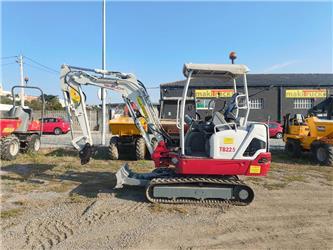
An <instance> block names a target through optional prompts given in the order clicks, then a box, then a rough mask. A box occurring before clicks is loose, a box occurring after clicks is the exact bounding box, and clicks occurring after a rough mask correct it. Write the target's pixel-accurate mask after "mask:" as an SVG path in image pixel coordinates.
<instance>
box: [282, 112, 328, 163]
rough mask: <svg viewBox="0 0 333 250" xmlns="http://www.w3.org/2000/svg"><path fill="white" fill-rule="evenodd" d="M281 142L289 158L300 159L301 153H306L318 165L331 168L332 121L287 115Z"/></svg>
mask: <svg viewBox="0 0 333 250" xmlns="http://www.w3.org/2000/svg"><path fill="white" fill-rule="evenodd" d="M283 140H284V141H285V143H286V145H285V151H286V154H288V155H289V156H290V157H300V156H301V153H302V152H304V151H308V152H311V153H312V154H313V156H314V159H315V160H316V161H317V162H318V163H319V164H321V165H329V166H333V120H322V119H319V118H318V117H316V116H309V117H307V118H305V119H304V117H303V116H302V115H301V114H296V115H295V116H293V117H291V116H290V114H287V115H286V117H285V121H284V136H283Z"/></svg>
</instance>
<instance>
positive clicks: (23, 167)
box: [1, 164, 57, 179]
mask: <svg viewBox="0 0 333 250" xmlns="http://www.w3.org/2000/svg"><path fill="white" fill-rule="evenodd" d="M56 166H57V165H55V164H11V165H8V166H4V167H1V171H5V172H10V173H15V174H17V175H19V176H20V177H21V178H23V179H28V178H30V177H32V176H33V177H35V176H38V175H42V174H43V173H44V172H46V171H47V170H52V169H53V168H54V167H56ZM3 178H5V176H1V179H3Z"/></svg>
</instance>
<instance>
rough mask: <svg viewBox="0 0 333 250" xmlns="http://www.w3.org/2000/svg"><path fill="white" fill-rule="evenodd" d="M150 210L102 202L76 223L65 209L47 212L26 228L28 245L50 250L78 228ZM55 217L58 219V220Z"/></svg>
mask: <svg viewBox="0 0 333 250" xmlns="http://www.w3.org/2000/svg"><path fill="white" fill-rule="evenodd" d="M147 207H148V204H147V203H146V202H134V201H133V202H130V203H129V202H124V201H120V202H119V201H115V200H113V199H100V200H95V201H93V202H91V203H90V204H89V205H87V206H86V207H85V209H84V210H83V212H82V213H81V215H79V216H80V217H79V219H78V220H77V221H73V219H70V218H68V215H67V213H66V209H60V210H61V212H60V214H59V212H57V213H55V214H53V213H52V211H48V212H46V213H43V214H42V215H40V216H39V217H38V218H36V219H34V220H31V221H29V222H28V223H27V224H26V226H25V228H24V232H25V235H26V241H25V243H26V246H27V247H29V248H31V249H50V248H52V247H55V246H56V245H58V244H59V243H61V242H63V241H65V240H66V239H68V238H69V237H71V236H72V235H73V234H75V231H76V230H77V229H78V228H80V230H82V228H84V227H82V226H83V225H85V224H88V226H90V225H92V224H93V223H96V222H99V221H103V220H104V219H106V217H110V216H112V215H114V214H126V213H137V212H140V211H141V210H143V209H147ZM81 211H82V210H81ZM55 215H57V216H56V218H55ZM61 218H63V219H61Z"/></svg>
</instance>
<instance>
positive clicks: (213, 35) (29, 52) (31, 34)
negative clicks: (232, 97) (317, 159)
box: [1, 1, 333, 104]
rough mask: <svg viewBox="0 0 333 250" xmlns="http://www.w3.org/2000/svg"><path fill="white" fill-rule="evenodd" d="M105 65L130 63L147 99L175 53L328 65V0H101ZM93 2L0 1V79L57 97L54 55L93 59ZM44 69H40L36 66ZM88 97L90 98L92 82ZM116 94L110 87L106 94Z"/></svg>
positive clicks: (258, 68) (256, 66) (270, 64)
mask: <svg viewBox="0 0 333 250" xmlns="http://www.w3.org/2000/svg"><path fill="white" fill-rule="evenodd" d="M106 13H107V20H106V22H107V26H106V29H107V48H106V53H107V54H106V61H107V62H106V63H107V69H109V70H118V71H122V72H131V73H134V74H135V75H136V76H137V78H138V79H140V80H141V81H142V82H144V84H145V85H146V86H147V87H148V88H152V89H150V90H149V92H150V94H151V97H152V100H153V101H154V102H156V101H158V99H159V89H158V87H159V84H160V83H165V82H171V81H176V80H182V79H184V76H183V75H182V67H183V64H184V63H189V62H192V63H229V59H228V54H229V52H230V51H236V52H237V55H238V59H237V60H236V63H241V64H246V65H248V67H249V68H250V69H251V73H332V71H333V69H332V67H333V66H332V44H333V40H332V39H333V36H332V30H333V27H332V26H333V19H332V2H331V1H330V2H109V1H108V2H107V11H106ZM101 31H102V3H101V1H100V2H99V1H94V2H86V1H84V2H79V1H76V2H66V1H61V2H46V1H45V2H27V1H25V2H13V1H11V2H9V1H2V3H1V65H2V67H1V69H2V70H1V83H2V84H3V87H4V88H5V89H6V90H9V89H10V88H11V86H13V85H15V84H18V83H19V79H20V75H19V66H18V64H16V63H14V62H15V58H4V57H8V56H16V55H19V54H23V55H24V56H26V57H27V58H30V59H32V60H33V61H35V62H38V63H41V64H43V65H46V66H47V67H49V68H51V69H53V70H45V68H42V67H41V66H40V65H36V64H35V63H34V62H33V61H31V60H28V59H26V60H25V65H24V75H25V76H28V77H29V79H30V80H29V84H30V85H37V86H39V87H41V88H42V89H43V90H44V92H45V93H47V94H54V95H59V96H60V97H62V94H61V92H60V85H59V73H57V71H59V69H60V66H61V64H64V63H65V64H70V65H75V66H82V67H91V68H101V61H102V59H101V58H102V35H101V34H102V33H101ZM43 69H44V70H43ZM86 95H87V102H88V103H90V104H96V103H99V100H98V97H97V89H96V88H92V87H90V88H87V89H86ZM110 100H111V101H112V102H119V101H121V97H120V96H119V95H118V94H115V93H111V94H110V93H109V95H108V101H110Z"/></svg>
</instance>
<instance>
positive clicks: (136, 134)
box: [109, 115, 148, 160]
mask: <svg viewBox="0 0 333 250" xmlns="http://www.w3.org/2000/svg"><path fill="white" fill-rule="evenodd" d="M139 120H140V123H141V124H142V127H143V128H144V130H145V131H147V129H148V126H147V123H146V122H145V120H144V119H143V118H142V117H141V118H139ZM109 131H110V133H111V134H112V135H114V136H112V138H111V140H110V144H109V158H110V159H111V160H117V159H118V158H119V152H120V148H125V147H126V146H127V147H128V148H129V147H131V148H133V146H134V147H135V157H136V159H137V160H143V159H145V156H146V154H147V149H146V144H145V141H144V139H143V137H142V136H141V133H140V131H139V130H138V128H137V126H136V125H135V123H134V121H133V119H132V118H131V117H129V116H126V115H121V116H119V117H116V118H113V119H111V120H110V121H109ZM124 151H125V150H124ZM127 151H128V150H127Z"/></svg>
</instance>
